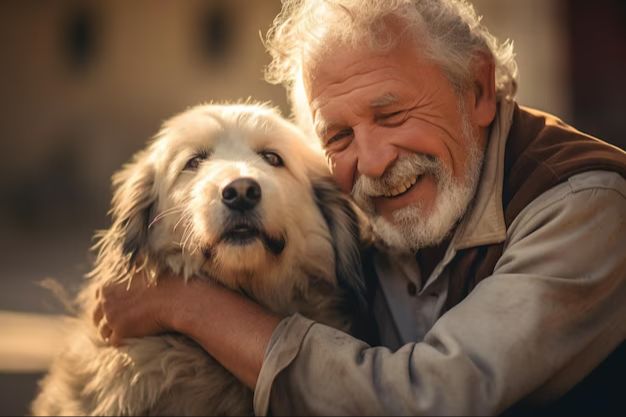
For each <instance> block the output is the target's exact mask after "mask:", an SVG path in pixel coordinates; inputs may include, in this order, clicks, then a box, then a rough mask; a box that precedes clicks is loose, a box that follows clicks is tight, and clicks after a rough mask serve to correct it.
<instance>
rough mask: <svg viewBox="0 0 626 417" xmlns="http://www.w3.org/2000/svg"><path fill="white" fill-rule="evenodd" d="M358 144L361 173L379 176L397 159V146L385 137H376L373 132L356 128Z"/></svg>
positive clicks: (358, 161)
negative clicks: (359, 130)
mask: <svg viewBox="0 0 626 417" xmlns="http://www.w3.org/2000/svg"><path fill="white" fill-rule="evenodd" d="M355 138H356V142H357V143H356V145H357V158H358V160H357V170H358V172H359V174H360V175H366V176H368V177H372V178H378V177H380V176H381V175H383V173H384V172H385V171H386V170H387V168H388V167H389V166H390V165H392V164H393V162H394V161H395V160H396V159H397V157H398V153H397V149H396V148H395V146H393V145H392V144H390V143H389V142H388V141H387V140H386V139H385V138H384V137H376V135H374V134H372V132H369V131H366V130H363V131H361V132H357V131H356V130H355Z"/></svg>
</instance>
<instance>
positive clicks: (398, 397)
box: [254, 176, 626, 415]
mask: <svg viewBox="0 0 626 417" xmlns="http://www.w3.org/2000/svg"><path fill="white" fill-rule="evenodd" d="M607 178H608V179H606V178H605V183H602V184H604V185H602V184H601V186H594V182H593V181H592V182H591V183H590V184H591V185H590V184H587V183H576V181H575V180H576V179H574V181H570V182H569V183H566V184H562V185H560V186H558V187H557V188H556V189H554V191H552V192H551V193H549V194H548V195H547V196H545V195H544V196H543V197H542V198H540V199H538V200H537V201H536V202H533V204H531V205H530V206H528V207H527V209H526V210H525V211H524V212H522V213H521V214H520V215H519V216H518V218H517V219H516V220H515V222H514V224H513V225H512V227H511V230H510V234H509V235H508V237H507V245H506V246H505V251H504V253H503V256H502V258H501V260H500V262H499V263H498V265H497V266H496V270H495V271H494V274H493V275H492V276H490V277H488V278H486V279H485V280H483V281H482V282H481V283H480V284H479V285H478V286H477V287H476V289H474V291H472V292H471V293H470V295H469V296H468V297H467V298H466V299H465V300H464V301H463V302H462V303H460V304H459V305H457V306H456V307H455V308H453V309H451V310H450V311H448V312H447V313H446V314H444V315H443V316H442V317H441V318H440V319H439V320H438V321H437V322H436V323H435V325H434V326H433V328H432V329H431V330H430V331H429V332H428V333H427V334H426V336H425V338H424V340H423V341H420V342H416V343H410V344H407V345H405V346H403V347H401V348H400V349H398V350H397V351H395V352H392V351H390V350H389V349H387V348H385V347H370V346H368V345H367V344H365V343H364V342H362V341H360V340H357V339H355V338H353V337H351V336H350V335H348V334H345V333H342V332H340V331H338V330H336V329H332V328H330V327H327V326H324V325H321V324H318V323H314V322H312V321H310V320H308V319H306V318H303V317H301V316H299V315H295V316H292V317H289V318H287V319H285V320H283V321H282V322H281V323H280V325H279V326H278V328H277V329H276V331H275V332H274V334H273V336H272V339H271V342H270V345H269V347H268V349H267V352H266V357H265V361H264V364H263V368H262V370H261V374H260V376H259V380H258V383H257V387H256V390H255V399H254V407H255V408H254V409H255V413H256V414H257V415H266V414H268V412H271V414H275V415H304V414H306V415H409V414H412V415H468V414H470V415H471V414H473V415H477V414H480V415H488V414H498V413H501V412H502V411H504V410H505V409H506V408H508V407H510V406H511V405H513V404H514V403H516V402H517V401H519V400H520V399H522V398H528V397H529V396H530V397H532V396H534V397H536V398H538V399H539V400H550V399H554V398H558V397H559V396H560V395H562V394H563V393H564V392H566V391H567V390H568V389H570V388H571V387H572V386H573V385H574V384H576V383H577V382H578V381H580V380H581V379H582V378H583V377H584V376H585V375H586V374H587V373H589V372H590V371H591V369H593V368H594V367H595V366H597V364H598V363H599V362H601V361H602V360H603V359H604V358H605V357H606V356H607V355H608V354H609V353H610V352H611V351H612V350H613V349H615V347H616V346H617V345H619V343H621V342H622V341H623V340H624V339H625V338H626V322H625V321H624V317H626V257H625V256H624V254H625V253H626V222H625V218H624V216H625V214H626V197H625V196H626V186H625V185H624V180H623V179H622V178H621V177H619V176H617V177H612V176H609V177H607ZM609 180H610V181H609ZM531 394H532V395H531Z"/></svg>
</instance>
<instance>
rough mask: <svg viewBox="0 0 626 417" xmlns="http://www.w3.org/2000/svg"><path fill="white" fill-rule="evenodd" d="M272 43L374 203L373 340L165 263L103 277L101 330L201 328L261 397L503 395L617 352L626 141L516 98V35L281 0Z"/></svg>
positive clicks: (414, 403) (337, 406) (332, 160)
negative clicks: (156, 273) (150, 282)
mask: <svg viewBox="0 0 626 417" xmlns="http://www.w3.org/2000/svg"><path fill="white" fill-rule="evenodd" d="M268 45H269V47H270V51H271V52H272V54H273V56H274V61H273V63H272V65H271V67H270V69H269V70H270V71H269V75H270V78H271V79H272V80H273V81H277V82H283V83H285V85H286V86H287V87H288V89H289V91H290V92H291V96H292V99H293V104H294V108H295V111H296V116H297V119H298V120H299V121H300V122H301V124H302V125H303V126H304V127H305V128H310V129H311V131H313V129H314V130H315V132H316V134H317V135H318V136H319V138H320V140H321V143H322V146H323V149H324V151H325V153H326V155H327V158H328V161H329V164H330V167H331V170H332V173H333V176H334V178H335V179H336V181H337V183H338V184H339V186H340V187H341V188H342V189H343V190H345V191H346V192H349V193H352V194H353V196H354V199H355V201H356V202H357V203H358V204H359V205H360V206H361V207H362V208H363V209H364V210H365V211H366V212H367V213H369V214H370V216H371V219H372V224H373V228H374V231H375V233H376V235H377V236H378V238H379V241H380V244H379V247H378V248H377V250H376V252H375V253H374V254H373V255H372V257H368V258H367V259H368V261H371V262H370V265H369V266H370V267H371V268H370V270H371V271H372V272H375V275H376V276H377V277H378V279H377V280H375V281H374V282H373V286H372V288H371V290H372V298H371V299H372V311H373V316H374V317H375V319H373V320H372V322H371V323H370V325H371V326H375V325H377V328H378V335H379V341H380V343H379V344H378V345H377V346H373V345H372V344H367V343H365V342H364V341H362V340H359V339H356V338H354V337H352V336H349V335H347V334H344V333H341V332H339V331H337V330H334V329H331V328H328V327H325V326H323V325H320V324H316V323H314V322H312V321H310V320H308V319H306V318H304V317H301V316H299V315H295V316H292V317H287V318H280V317H276V316H274V315H272V314H270V313H268V312H267V311H265V310H263V309H262V308H261V307H259V306H257V305H256V304H254V303H252V302H250V301H248V300H245V299H243V298H241V297H239V296H237V295H235V294H233V293H231V292H229V291H226V290H224V289H222V288H219V287H217V286H212V285H208V284H206V283H200V282H194V283H192V285H190V286H184V285H182V284H181V280H173V279H166V278H165V279H164V280H163V284H162V285H159V286H158V287H156V288H145V287H143V285H142V284H141V283H140V281H136V284H135V285H134V287H133V288H131V291H126V288H125V287H124V288H122V287H111V288H107V289H106V291H104V293H105V297H106V305H107V306H108V307H107V308H106V309H105V311H104V314H105V315H106V317H107V320H108V325H107V326H102V327H103V328H102V333H103V334H104V335H105V336H110V337H111V339H112V341H113V343H118V342H119V341H120V340H121V339H122V338H124V337H128V336H142V335H147V334H153V333H158V332H161V331H165V330H176V331H179V332H182V333H185V334H187V335H189V336H191V337H193V338H194V339H195V340H197V341H198V342H199V343H200V344H201V345H202V346H203V347H204V348H205V349H206V350H207V351H208V352H209V353H210V354H211V355H213V356H214V357H215V358H216V359H218V360H219V361H220V362H221V363H222V364H223V365H224V366H225V367H227V368H228V369H229V370H231V371H232V372H233V373H234V374H235V375H237V376H238V377H239V378H240V379H241V380H242V381H244V382H245V383H247V384H248V385H249V386H250V387H251V388H253V389H255V411H256V413H257V414H266V413H268V412H272V413H274V414H294V415H295V414H330V415H338V414H380V415H382V414H427V415H434V414H447V415H450V414H498V413H502V412H504V411H506V410H512V409H511V407H512V406H515V405H517V406H518V407H521V406H528V407H538V406H545V405H546V404H553V403H555V402H557V403H558V401H561V400H562V399H563V398H567V396H566V393H568V392H570V391H571V390H572V389H573V388H574V389H578V388H579V387H581V384H580V382H581V381H583V380H585V378H586V377H587V376H588V375H589V374H590V373H591V374H593V372H592V371H593V370H594V369H595V368H597V367H598V366H599V365H600V364H601V363H602V362H603V361H606V360H607V358H609V359H608V360H611V361H620V360H621V361H622V362H620V363H621V364H622V365H623V348H619V346H620V345H622V344H623V341H624V339H625V337H626V320H624V317H626V256H625V254H626V221H625V219H624V216H625V214H626V181H625V180H624V176H625V175H626V154H625V153H624V152H623V151H621V150H619V149H617V148H615V147H612V146H610V145H608V144H606V143H604V142H602V141H599V140H597V139H594V138H591V137H589V136H587V135H584V134H582V133H580V132H578V131H576V130H575V129H573V128H571V127H569V126H567V125H566V124H564V123H563V122H561V121H560V120H558V119H556V118H554V117H553V116H550V115H547V114H544V113H540V112H537V111H533V110H530V109H526V108H522V107H519V106H518V105H517V104H516V103H515V101H514V100H513V96H514V93H515V87H516V81H515V76H516V66H515V62H514V59H513V53H512V47H511V45H510V44H503V45H498V43H497V42H496V40H495V39H494V38H493V37H492V36H491V35H490V34H489V33H488V32H487V30H486V29H485V28H484V27H483V26H481V25H480V23H479V20H478V18H477V17H476V15H475V13H474V11H473V9H472V8H471V7H470V6H469V5H467V4H466V3H464V2H461V1H455V0H412V1H409V0H405V1H391V0H379V1H374V0H370V1H365V0H361V1H357V0H345V1H318V0H310V1H285V4H284V7H283V11H282V13H281V15H280V16H279V17H278V18H277V20H276V22H275V26H274V28H273V29H272V31H271V32H270V36H269V41H268ZM140 294H141V295H140ZM140 297H141V300H142V301H141V302H135V301H136V300H139V299H140ZM205 305H211V306H212V308H211V309H206V308H204V307H202V306H205ZM120 312H123V313H122V314H120ZM99 317H100V314H99V315H98V318H99ZM381 345H382V346H381ZM620 355H621V356H620ZM587 380H588V378H587ZM614 384H617V385H620V384H619V383H618V382H614ZM603 389H604V390H605V391H611V389H613V391H612V392H617V391H616V390H615V389H616V388H614V387H613V388H611V387H610V386H607V387H606V388H603ZM564 396H565V397H564ZM516 410H519V408H517V409H516Z"/></svg>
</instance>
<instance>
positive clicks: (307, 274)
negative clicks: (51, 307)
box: [32, 104, 363, 415]
mask: <svg viewBox="0 0 626 417" xmlns="http://www.w3.org/2000/svg"><path fill="white" fill-rule="evenodd" d="M237 180H240V181H237ZM233 184H235V185H233ZM113 185H114V197H113V202H112V208H111V216H112V226H111V227H110V228H109V229H108V230H105V231H103V232H101V233H99V235H98V239H99V243H98V244H97V246H96V248H97V250H98V256H97V260H96V264H95V267H94V269H93V271H92V272H91V273H90V274H89V276H88V281H87V283H86V284H85V287H84V289H83V291H82V292H81V294H80V295H79V297H78V300H79V301H78V302H79V305H80V311H81V312H82V313H81V314H79V316H78V317H76V318H75V319H74V320H73V321H72V326H73V330H72V331H71V333H70V337H69V340H68V344H67V349H66V351H64V353H63V354H62V355H61V356H60V357H59V358H58V359H57V360H56V361H55V362H54V363H53V365H52V367H51V369H50V372H49V374H48V375H47V376H46V377H45V378H44V379H43V380H42V382H41V392H40V394H39V395H38V397H37V398H36V400H35V402H34V403H33V408H32V410H33V413H34V414H36V415H139V414H157V415H214V414H251V413H252V392H251V391H250V390H249V389H248V388H246V387H245V386H244V385H242V384H241V383H239V381H237V380H236V379H235V378H234V377H233V376H232V375H231V374H229V373H228V372H227V371H226V370H225V369H224V368H222V367H221V366H220V365H219V364H218V363H217V362H216V361H215V360H214V359H212V358H211V357H210V356H209V355H208V354H207V353H206V352H204V351H203V350H202V349H201V348H200V347H199V346H198V345H196V344H195V343H194V342H192V341H191V340H189V339H187V338H186V337H184V336H181V335H174V334H169V335H163V336H158V337H146V338H143V339H131V340H128V341H127V343H126V344H125V345H124V346H123V347H120V348H114V347H109V346H108V345H106V344H105V343H103V341H102V340H101V338H100V336H99V335H98V331H97V329H96V328H95V326H94V325H93V323H92V322H91V318H90V317H89V313H90V312H91V311H92V310H93V308H94V303H95V290H96V288H99V287H100V286H101V285H102V284H104V283H106V282H112V281H124V280H128V279H129V277H131V276H132V275H133V274H135V273H137V272H138V271H143V272H144V273H145V274H147V276H148V277H149V279H156V278H154V277H156V276H157V275H158V272H159V271H162V270H165V269H171V270H172V271H174V272H175V273H177V274H180V275H181V276H182V277H185V278H188V277H191V276H196V277H211V278H214V279H216V280H218V281H219V282H221V283H222V284H223V285H225V286H227V287H229V288H231V289H233V290H236V291H240V292H241V293H243V294H246V295H247V296H249V297H251V298H253V299H254V300H256V301H257V302H259V303H260V304H262V305H264V306H265V307H267V308H269V309H271V310H272V311H275V312H277V313H279V314H282V315H285V316H286V315H290V314H293V313H296V312H299V313H301V314H303V315H306V316H308V317H310V318H312V319H314V320H316V321H319V322H321V323H325V324H328V325H331V326H334V327H337V328H340V329H343V330H348V329H349V327H350V324H351V313H352V312H353V311H356V309H358V307H359V306H362V301H361V300H362V296H361V292H362V288H363V284H362V282H361V272H360V259H359V250H358V242H359V228H358V224H357V217H356V214H355V212H354V210H353V208H352V205H351V203H350V202H349V201H348V200H347V199H346V198H345V197H344V196H343V195H342V194H341V193H340V192H339V191H338V190H337V189H336V188H335V186H334V185H333V184H332V182H331V181H330V179H329V174H328V171H327V168H326V165H325V163H324V161H323V158H322V156H321V154H320V153H319V152H317V151H315V150H314V149H313V148H310V147H309V146H307V142H306V139H305V138H304V136H303V134H302V133H301V132H300V131H299V130H298V129H296V128H295V127H294V126H293V125H292V124H290V123H289V122H287V121H285V120H284V119H282V118H281V117H280V116H279V115H278V114H277V113H276V112H275V111H274V110H272V109H270V108H267V107H265V106H262V105H251V104H241V105H203V106H198V107H195V108H193V109H191V110H189V111H186V112H184V113H182V114H180V115H178V116H176V117H174V118H172V119H171V120H169V121H167V122H166V123H165V124H164V126H163V128H162V129H161V131H160V132H159V133H158V134H157V135H156V137H155V139H154V140H153V141H152V142H151V143H150V144H149V145H148V147H147V148H146V149H145V150H143V151H141V152H139V153H138V154H137V155H135V157H134V159H133V160H132V162H131V163H130V164H128V165H126V166H125V167H124V168H123V169H122V170H121V171H120V172H118V173H117V174H116V175H115V176H114V177H113ZM229 187H230V189H228V188H229ZM233 188H234V190H235V191H234V192H233ZM227 189H228V190H227ZM233 193H234V194H233ZM238 193H239V194H238ZM140 259H141V262H139V260H140ZM206 308H207V309H210V308H211V306H206Z"/></svg>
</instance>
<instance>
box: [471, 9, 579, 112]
mask: <svg viewBox="0 0 626 417" xmlns="http://www.w3.org/2000/svg"><path fill="white" fill-rule="evenodd" d="M472 3H473V4H474V6H475V8H476V11H477V12H478V14H479V15H482V16H483V22H484V23H485V25H486V26H487V27H488V28H489V30H490V31H491V32H492V34H493V35H494V36H496V37H497V38H498V40H500V41H503V40H505V39H512V40H513V42H514V48H515V52H516V54H517V57H516V59H517V63H518V66H519V74H520V75H519V91H518V94H517V98H518V101H519V102H520V103H522V104H525V105H529V106H533V107H537V108H539V109H541V110H544V111H548V112H552V113H555V114H558V115H560V116H561V117H563V118H565V119H570V117H571V112H572V109H571V104H570V103H571V93H570V79H569V73H570V71H569V69H568V68H567V65H568V59H569V57H568V52H569V51H568V43H567V33H566V25H567V22H566V20H565V15H566V13H565V12H566V7H567V2H566V0H473V1H472Z"/></svg>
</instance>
